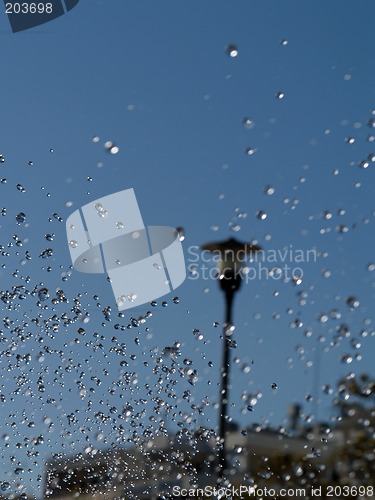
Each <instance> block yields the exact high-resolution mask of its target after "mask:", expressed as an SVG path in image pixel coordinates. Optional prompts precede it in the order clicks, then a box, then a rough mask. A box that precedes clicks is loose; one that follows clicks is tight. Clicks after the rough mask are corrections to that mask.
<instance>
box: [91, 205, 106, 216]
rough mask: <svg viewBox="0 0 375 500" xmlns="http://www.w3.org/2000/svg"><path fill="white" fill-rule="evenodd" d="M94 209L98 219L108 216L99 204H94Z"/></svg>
mask: <svg viewBox="0 0 375 500" xmlns="http://www.w3.org/2000/svg"><path fill="white" fill-rule="evenodd" d="M94 208H95V210H96V212H97V214H98V215H99V217H106V216H107V215H108V212H107V210H105V209H104V208H103V206H102V204H101V203H95V204H94Z"/></svg>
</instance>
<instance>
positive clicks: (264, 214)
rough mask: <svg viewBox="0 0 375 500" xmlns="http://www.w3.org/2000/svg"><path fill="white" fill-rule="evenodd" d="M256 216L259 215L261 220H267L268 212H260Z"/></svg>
mask: <svg viewBox="0 0 375 500" xmlns="http://www.w3.org/2000/svg"><path fill="white" fill-rule="evenodd" d="M256 215H257V218H258V219H260V220H265V219H267V214H266V212H263V210H258V212H257V214H256Z"/></svg>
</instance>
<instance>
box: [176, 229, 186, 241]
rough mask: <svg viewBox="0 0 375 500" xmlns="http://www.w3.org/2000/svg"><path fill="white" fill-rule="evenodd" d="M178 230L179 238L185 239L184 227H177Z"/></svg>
mask: <svg viewBox="0 0 375 500" xmlns="http://www.w3.org/2000/svg"><path fill="white" fill-rule="evenodd" d="M176 231H177V233H178V239H179V240H180V241H184V239H185V231H184V228H183V227H176Z"/></svg>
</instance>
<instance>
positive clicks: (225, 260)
mask: <svg viewBox="0 0 375 500" xmlns="http://www.w3.org/2000/svg"><path fill="white" fill-rule="evenodd" d="M202 250H204V251H208V252H212V253H213V254H217V256H218V259H217V265H218V266H217V267H218V269H217V277H218V279H219V285H220V288H221V290H222V291H223V292H224V297H225V322H224V327H223V361H222V365H221V378H220V408H219V439H220V444H221V446H220V448H219V471H218V483H222V481H223V479H225V477H226V473H227V455H226V446H225V438H226V430H227V429H226V428H227V417H228V415H227V413H228V401H229V371H230V355H229V354H230V348H229V343H230V336H231V335H232V333H233V330H234V326H233V323H232V311H233V301H234V296H235V294H236V292H237V291H238V290H239V289H240V286H241V283H242V274H243V267H244V264H245V263H246V260H247V259H248V257H249V256H251V254H254V253H256V252H259V251H260V250H261V247H259V246H258V245H255V244H252V243H243V242H241V241H238V240H236V239H235V238H229V239H228V240H225V241H220V242H214V243H207V244H206V245H203V246H202Z"/></svg>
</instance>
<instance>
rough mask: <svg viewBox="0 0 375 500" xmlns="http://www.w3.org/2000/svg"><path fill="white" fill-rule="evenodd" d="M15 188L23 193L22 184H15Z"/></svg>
mask: <svg viewBox="0 0 375 500" xmlns="http://www.w3.org/2000/svg"><path fill="white" fill-rule="evenodd" d="M17 189H18V191H21V193H24V192H25V191H26V189H25V188H24V187H23V186H22V184H17Z"/></svg>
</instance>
